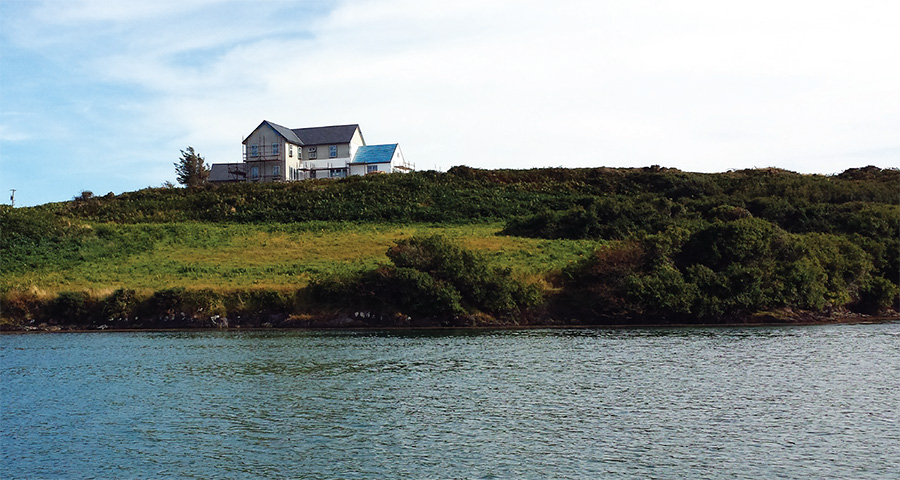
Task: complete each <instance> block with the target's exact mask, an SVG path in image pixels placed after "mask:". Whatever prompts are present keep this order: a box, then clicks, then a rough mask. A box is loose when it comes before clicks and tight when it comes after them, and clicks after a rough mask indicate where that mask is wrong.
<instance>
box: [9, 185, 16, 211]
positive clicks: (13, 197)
mask: <svg viewBox="0 0 900 480" xmlns="http://www.w3.org/2000/svg"><path fill="white" fill-rule="evenodd" d="M9 191H10V192H12V194H10V196H9V204H10V206H13V207H15V206H16V189H15V188H10V189H9Z"/></svg>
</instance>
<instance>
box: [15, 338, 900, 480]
mask: <svg viewBox="0 0 900 480" xmlns="http://www.w3.org/2000/svg"><path fill="white" fill-rule="evenodd" d="M0 408H2V410H0V453H2V458H0V478H6V479H18V478H27V479H34V478H54V479H55V478H204V479H206V478H241V479H244V478H309V479H330V478H335V479H337V478H340V479H356V478H365V479H388V478H390V479H393V478H406V479H428V478H438V479H456V478H483V479H492V478H504V479H507V478H508V479H529V478H531V479H552V478H585V479H651V478H659V479H682V478H685V479H686V478H690V479H706V478H709V479H762V478H765V479H771V478H781V479H811V478H815V479H831V478H833V479H879V480H881V479H897V478H900V323H888V324H868V325H830V326H805V327H747V328H679V329H571V330H568V329H562V330H550V329H548V330H496V331H459V330H455V331H451V330H448V331H442V330H441V331H326V332H323V331H312V332H309V331H259V332H231V331H229V332H156V333H67V334H34V335H32V334H29V335H3V336H0Z"/></svg>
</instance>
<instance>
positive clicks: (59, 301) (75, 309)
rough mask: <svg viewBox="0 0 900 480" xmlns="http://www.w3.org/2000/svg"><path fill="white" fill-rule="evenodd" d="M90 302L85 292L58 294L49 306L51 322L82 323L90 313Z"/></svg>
mask: <svg viewBox="0 0 900 480" xmlns="http://www.w3.org/2000/svg"><path fill="white" fill-rule="evenodd" d="M91 307H92V305H91V301H90V297H88V295H87V293H85V292H60V293H59V295H58V296H57V297H56V299H54V300H53V302H52V303H51V305H50V311H51V312H52V315H53V320H54V321H56V322H63V323H82V322H85V321H87V320H88V317H89V316H90V313H91V311H90V310H91Z"/></svg>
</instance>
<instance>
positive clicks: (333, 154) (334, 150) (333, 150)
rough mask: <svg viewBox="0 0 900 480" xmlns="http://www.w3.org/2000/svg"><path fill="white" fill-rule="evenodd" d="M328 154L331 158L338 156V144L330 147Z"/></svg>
mask: <svg viewBox="0 0 900 480" xmlns="http://www.w3.org/2000/svg"><path fill="white" fill-rule="evenodd" d="M328 156H329V157H330V158H337V145H332V146H330V147H328Z"/></svg>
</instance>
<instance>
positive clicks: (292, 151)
mask: <svg viewBox="0 0 900 480" xmlns="http://www.w3.org/2000/svg"><path fill="white" fill-rule="evenodd" d="M288 156H289V157H293V156H294V146H293V145H288Z"/></svg>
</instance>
